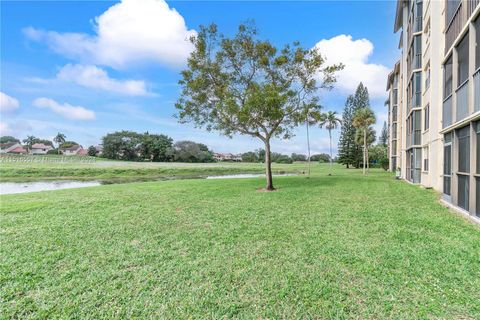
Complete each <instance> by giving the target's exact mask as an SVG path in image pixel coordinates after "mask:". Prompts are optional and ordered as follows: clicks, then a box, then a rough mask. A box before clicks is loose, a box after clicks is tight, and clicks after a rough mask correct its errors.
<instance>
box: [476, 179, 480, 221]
mask: <svg viewBox="0 0 480 320" xmlns="http://www.w3.org/2000/svg"><path fill="white" fill-rule="evenodd" d="M476 189H477V197H476V198H475V200H476V201H477V210H476V212H477V217H480V178H477V185H476Z"/></svg>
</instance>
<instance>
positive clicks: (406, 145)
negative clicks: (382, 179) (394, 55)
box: [387, 0, 480, 218]
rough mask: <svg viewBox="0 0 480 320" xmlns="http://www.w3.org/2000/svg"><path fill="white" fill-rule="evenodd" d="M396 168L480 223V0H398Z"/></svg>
mask: <svg viewBox="0 0 480 320" xmlns="http://www.w3.org/2000/svg"><path fill="white" fill-rule="evenodd" d="M394 32H396V33H399V34H400V41H399V49H400V50H401V55H400V59H399V61H398V62H397V63H396V64H395V66H394V68H393V70H392V72H391V73H390V75H389V76H388V80H387V91H388V92H389V98H388V99H387V106H388V111H389V121H388V128H389V157H390V170H392V171H400V176H401V178H403V179H405V180H407V181H409V182H411V183H415V184H420V185H423V186H425V187H428V188H434V189H436V190H437V191H439V192H441V193H442V194H443V199H444V200H445V201H446V202H448V203H450V204H452V205H453V206H455V207H457V208H459V209H460V210H463V211H464V212H466V213H468V214H470V215H472V216H474V217H478V218H480V0H448V1H438V0H426V1H422V0H398V1H397V11H396V17H395V24H394Z"/></svg>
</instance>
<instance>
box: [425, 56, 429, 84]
mask: <svg viewBox="0 0 480 320" xmlns="http://www.w3.org/2000/svg"><path fill="white" fill-rule="evenodd" d="M428 88H430V62H428V64H427V67H426V69H425V90H426V89H428Z"/></svg>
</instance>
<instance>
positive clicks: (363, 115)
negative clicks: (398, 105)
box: [353, 108, 376, 175]
mask: <svg viewBox="0 0 480 320" xmlns="http://www.w3.org/2000/svg"><path fill="white" fill-rule="evenodd" d="M375 122H376V118H375V114H374V113H373V111H372V110H371V109H370V108H361V109H358V110H357V111H356V112H355V115H354V116H353V126H354V127H355V128H356V129H357V130H363V131H362V133H363V174H364V175H365V169H366V165H367V153H368V146H367V134H368V131H369V129H371V128H370V126H371V125H372V124H375Z"/></svg>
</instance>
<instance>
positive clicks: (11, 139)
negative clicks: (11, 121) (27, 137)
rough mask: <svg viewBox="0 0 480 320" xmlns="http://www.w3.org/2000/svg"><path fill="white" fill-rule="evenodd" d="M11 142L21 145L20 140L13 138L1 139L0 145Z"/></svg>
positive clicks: (4, 137)
mask: <svg viewBox="0 0 480 320" xmlns="http://www.w3.org/2000/svg"><path fill="white" fill-rule="evenodd" d="M9 142H16V143H19V142H20V140H19V139H17V138H15V137H12V136H2V137H0V143H9Z"/></svg>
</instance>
